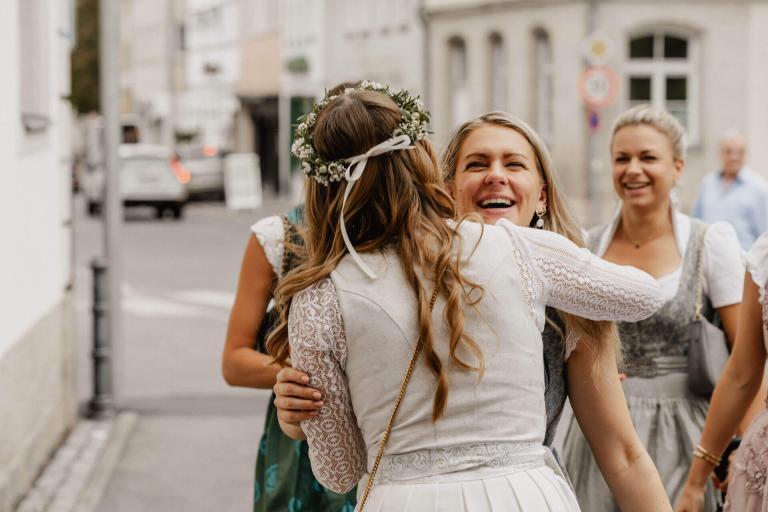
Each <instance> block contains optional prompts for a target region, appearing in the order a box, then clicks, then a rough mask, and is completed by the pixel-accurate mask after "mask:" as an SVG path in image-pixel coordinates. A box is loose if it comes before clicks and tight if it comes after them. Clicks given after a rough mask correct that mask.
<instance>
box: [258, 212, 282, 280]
mask: <svg viewBox="0 0 768 512" xmlns="http://www.w3.org/2000/svg"><path fill="white" fill-rule="evenodd" d="M251 231H252V232H253V234H254V235H255V236H256V239H257V240H258V241H259V243H260V244H261V247H262V248H263V249H264V254H265V255H266V256H267V261H269V264H270V265H272V270H273V271H274V272H275V277H277V278H278V279H280V278H281V277H282V276H281V275H280V273H281V271H282V267H283V254H284V253H285V227H284V226H283V218H282V217H280V216H279V215H273V216H272V217H265V218H263V219H261V220H259V221H258V222H256V223H255V224H254V225H253V226H251Z"/></svg>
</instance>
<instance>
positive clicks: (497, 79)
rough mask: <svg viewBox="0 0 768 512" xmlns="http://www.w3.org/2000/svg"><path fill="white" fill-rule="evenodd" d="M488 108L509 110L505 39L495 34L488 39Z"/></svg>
mask: <svg viewBox="0 0 768 512" xmlns="http://www.w3.org/2000/svg"><path fill="white" fill-rule="evenodd" d="M488 51H489V55H488V56H489V59H488V84H489V90H488V100H489V101H488V106H489V107H490V110H507V56H506V52H505V48H504V39H503V38H502V37H501V34H499V33H497V32H494V33H493V34H491V35H490V37H488Z"/></svg>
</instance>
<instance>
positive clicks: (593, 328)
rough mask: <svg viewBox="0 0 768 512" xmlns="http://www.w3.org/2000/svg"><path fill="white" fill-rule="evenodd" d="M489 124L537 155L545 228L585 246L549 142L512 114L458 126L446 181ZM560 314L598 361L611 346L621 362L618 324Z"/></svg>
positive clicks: (446, 160)
mask: <svg viewBox="0 0 768 512" xmlns="http://www.w3.org/2000/svg"><path fill="white" fill-rule="evenodd" d="M487 125H496V126H503V127H506V128H510V129H512V130H515V131H516V132H518V133H519V134H520V135H522V136H523V137H525V139H526V140H527V141H528V144H530V146H531V149H532V150H533V153H534V155H535V156H536V166H537V168H538V170H539V175H540V177H541V179H542V181H543V184H544V186H545V187H546V190H547V214H546V215H545V216H544V227H543V229H546V230H548V231H553V232H555V233H558V234H560V235H562V236H564V237H566V238H568V239H569V240H571V241H572V242H573V243H575V244H576V245H578V246H579V247H584V246H585V245H586V244H585V243H584V237H583V236H582V230H581V227H580V226H579V224H578V222H576V220H575V218H574V217H573V215H572V214H571V212H570V211H569V209H568V206H567V204H566V202H565V198H564V197H563V195H562V193H561V192H560V185H559V183H558V178H557V173H556V172H555V169H554V165H553V164H552V158H551V157H550V155H549V151H548V150H547V147H546V145H544V143H543V142H542V140H541V138H540V137H539V136H538V134H537V133H536V132H535V131H534V130H533V129H532V128H531V127H530V126H528V125H527V124H526V123H525V122H523V121H522V120H521V119H519V118H517V117H515V116H513V115H512V114H509V113H507V112H489V113H487V114H483V115H481V116H479V117H476V118H474V119H471V120H469V121H467V122H465V123H464V124H462V125H461V126H459V127H458V128H457V129H456V131H455V132H454V133H453V135H451V137H450V139H449V141H448V144H447V145H446V147H445V149H444V151H443V153H442V155H441V158H440V167H441V169H442V172H443V178H444V179H445V181H446V182H447V183H453V182H454V180H455V179H456V168H457V166H458V159H459V153H460V152H461V146H462V145H463V144H464V141H465V140H467V137H469V135H470V134H471V133H472V132H473V131H475V130H477V129H478V128H481V127H483V126H487ZM535 220H536V217H535V216H534V217H533V218H531V220H530V222H529V226H533V223H534V222H535ZM557 313H558V315H559V316H560V318H561V319H562V321H563V323H564V324H565V327H566V330H568V331H570V332H573V333H575V334H577V335H578V336H579V337H580V338H581V340H582V342H586V343H590V344H591V345H592V348H594V351H593V353H594V354H595V360H597V357H598V356H599V354H600V352H601V350H602V349H603V348H604V347H605V346H607V345H609V346H613V347H615V348H616V357H617V359H618V361H619V362H620V361H621V346H620V343H619V337H618V334H617V331H616V326H615V324H614V323H613V322H600V321H594V320H587V319H586V318H582V317H579V316H576V315H571V314H569V313H565V312H563V311H558V312H557ZM549 324H550V325H551V326H552V327H553V328H555V329H556V330H559V329H558V328H557V326H556V325H555V324H554V323H552V322H551V321H549ZM560 334H561V335H563V334H564V333H562V332H561V333H560Z"/></svg>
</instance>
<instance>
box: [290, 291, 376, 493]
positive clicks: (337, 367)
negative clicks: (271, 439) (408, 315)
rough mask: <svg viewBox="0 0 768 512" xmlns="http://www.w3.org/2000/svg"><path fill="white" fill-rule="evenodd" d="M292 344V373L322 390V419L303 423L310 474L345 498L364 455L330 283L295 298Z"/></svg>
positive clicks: (362, 470)
mask: <svg viewBox="0 0 768 512" xmlns="http://www.w3.org/2000/svg"><path fill="white" fill-rule="evenodd" d="M288 341H289V343H290V346H291V362H292V364H293V366H294V368H297V369H299V370H302V371H304V372H306V373H307V374H309V375H310V381H309V385H310V386H312V387H313V388H316V389H318V390H319V391H320V392H321V393H322V394H323V397H324V399H325V401H326V405H325V406H324V407H323V408H321V409H320V414H319V415H318V416H316V417H314V418H312V419H309V420H306V421H302V422H301V429H302V430H303V431H304V433H305V434H306V436H307V442H308V443H309V460H310V462H311V464H312V472H313V473H314V474H315V477H316V478H317V480H318V481H319V482H320V483H321V484H323V485H324V486H325V487H327V488H328V489H330V490H332V491H334V492H337V493H340V494H343V493H346V492H348V491H349V490H350V489H352V488H353V487H354V486H355V485H356V484H357V482H358V481H359V480H360V478H362V476H363V474H364V473H365V471H366V453H365V442H364V441H363V435H362V433H361V432H360V429H359V428H358V426H357V418H356V417H355V413H354V411H353V410H352V402H351V399H350V396H349V388H348V386H347V379H346V376H345V374H344V370H345V367H346V364H347V340H346V333H345V332H344V322H343V319H342V316H341V305H340V304H339V299H338V296H337V295H336V288H335V287H334V285H333V282H332V281H331V280H330V278H326V279H323V280H321V281H319V282H317V283H315V284H314V285H312V286H310V287H309V288H307V289H305V290H303V291H301V292H300V293H298V294H297V295H296V296H295V297H294V298H293V302H292V303H291V310H290V313H289V315H288Z"/></svg>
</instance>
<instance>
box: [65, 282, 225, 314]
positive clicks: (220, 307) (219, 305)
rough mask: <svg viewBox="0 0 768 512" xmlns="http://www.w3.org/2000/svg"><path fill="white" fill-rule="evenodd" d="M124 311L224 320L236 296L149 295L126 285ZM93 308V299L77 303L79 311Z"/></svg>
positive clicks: (217, 293)
mask: <svg viewBox="0 0 768 512" xmlns="http://www.w3.org/2000/svg"><path fill="white" fill-rule="evenodd" d="M122 292H123V294H122V301H121V306H122V307H121V309H122V312H123V313H124V314H127V315H132V316H138V317H144V318H173V317H195V318H204V319H214V320H221V319H222V318H226V315H227V314H228V312H229V309H230V308H231V307H232V302H233V300H234V295H233V294H231V293H226V292H221V291H216V290H186V291H182V292H176V293H172V294H170V295H169V296H161V295H156V294H148V293H145V292H142V291H141V290H139V289H137V288H136V287H134V286H132V285H130V284H128V283H123V286H122ZM90 308H91V302H90V299H83V298H81V299H78V300H77V301H76V302H75V310H76V311H77V312H81V313H82V312H86V311H89V310H90Z"/></svg>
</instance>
